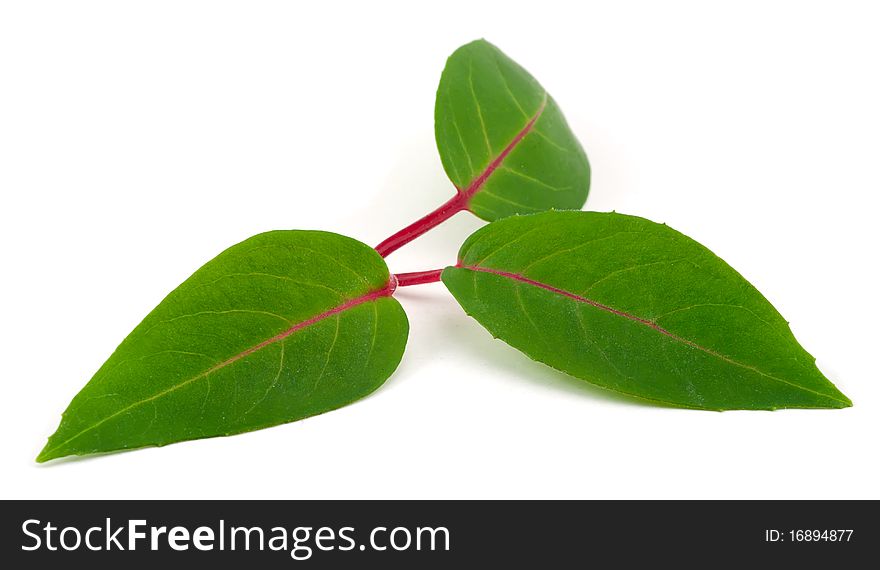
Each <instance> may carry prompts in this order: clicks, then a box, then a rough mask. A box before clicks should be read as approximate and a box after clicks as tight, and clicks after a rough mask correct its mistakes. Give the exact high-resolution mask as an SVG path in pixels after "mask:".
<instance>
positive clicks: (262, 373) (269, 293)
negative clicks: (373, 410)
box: [37, 231, 408, 462]
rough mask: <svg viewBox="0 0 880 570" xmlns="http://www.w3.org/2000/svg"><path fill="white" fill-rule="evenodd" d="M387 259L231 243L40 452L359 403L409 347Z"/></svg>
mask: <svg viewBox="0 0 880 570" xmlns="http://www.w3.org/2000/svg"><path fill="white" fill-rule="evenodd" d="M390 283H391V279H390V277H389V274H388V269H387V267H386V266H385V262H384V261H383V260H382V258H380V257H379V255H378V254H376V252H375V251H374V250H373V249H371V248H370V247H368V246H366V245H364V244H362V243H360V242H358V241H355V240H353V239H350V238H347V237H343V236H340V235H336V234H331V233H326V232H312V231H275V232H268V233H264V234H260V235H257V236H254V237H252V238H250V239H248V240H245V241H244V242H242V243H240V244H238V245H235V246H233V247H231V248H229V249H227V250H226V251H224V252H223V253H221V254H220V255H218V256H217V257H216V258H214V259H213V260H211V261H209V262H208V263H207V264H205V265H204V266H203V267H202V268H200V269H199V270H198V271H196V272H195V273H194V274H193V275H192V276H191V277H190V278H189V279H187V280H186V281H185V282H184V283H183V284H182V285H180V286H179V287H178V288H177V289H175V290H174V291H173V292H172V293H171V294H169V295H168V296H167V297H166V298H165V299H164V300H163V301H162V302H161V303H160V304H159V306H158V307H156V308H155V309H154V310H153V311H152V312H151V313H150V314H149V315H147V317H146V318H145V319H144V320H143V322H141V324H139V325H138V326H137V327H136V328H135V329H134V331H132V332H131V334H129V335H128V337H127V338H126V339H125V340H124V341H123V342H122V344H120V345H119V347H118V348H117V349H116V351H115V352H114V353H113V355H112V356H110V358H109V359H108V360H107V362H106V363H105V364H104V365H103V366H102V367H101V368H100V370H98V372H97V373H96V374H95V376H94V377H93V378H92V379H91V381H90V382H89V383H88V384H87V385H86V386H85V387H84V388H83V389H82V390H81V391H80V393H79V394H77V395H76V397H75V398H74V399H73V401H72V402H71V403H70V406H69V407H68V408H67V411H66V412H64V415H63V418H62V421H61V425H60V426H59V427H58V430H57V431H56V432H55V434H54V435H52V437H50V438H49V442H48V444H47V445H46V447H45V448H44V449H43V451H42V453H40V455H39V457H38V458H37V461H40V462H42V461H47V460H49V459H54V458H57V457H63V456H65V455H83V454H88V453H96V452H104V451H113V450H119V449H130V448H136V447H144V446H155V445H165V444H168V443H173V442H177V441H181V440H188V439H197V438H203V437H212V436H219V435H230V434H235V433H241V432H246V431H251V430H256V429H260V428H264V427H269V426H273V425H277V424H281V423H285V422H291V421H294V420H299V419H302V418H306V417H309V416H313V415H316V414H320V413H323V412H326V411H329V410H333V409H335V408H339V407H341V406H344V405H346V404H349V403H351V402H353V401H355V400H357V399H359V398H363V397H364V396H366V395H367V394H369V393H370V392H372V391H373V390H375V389H376V388H378V387H379V386H380V385H382V383H383V382H384V381H385V379H386V378H388V376H390V375H391V373H392V372H393V371H394V369H395V368H396V367H397V364H398V363H399V362H400V358H401V355H402V354H403V349H404V345H405V344H406V337H407V332H408V323H407V320H406V316H405V314H404V312H403V309H402V308H401V307H400V305H399V304H398V303H397V301H396V300H394V299H393V298H391V296H390V295H391V293H392V291H393V287H392V286H391V284H390Z"/></svg>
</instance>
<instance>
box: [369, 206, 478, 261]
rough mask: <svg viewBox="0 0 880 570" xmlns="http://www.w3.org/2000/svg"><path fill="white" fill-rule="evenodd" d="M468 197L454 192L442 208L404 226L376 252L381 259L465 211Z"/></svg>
mask: <svg viewBox="0 0 880 570" xmlns="http://www.w3.org/2000/svg"><path fill="white" fill-rule="evenodd" d="M469 199H470V195H469V194H466V193H464V192H461V191H459V192H456V194H455V196H453V197H452V198H451V199H449V200H448V201H447V202H446V203H444V204H443V205H442V206H440V207H439V208H437V209H436V210H434V211H433V212H431V213H430V214H428V215H427V216H425V217H423V218H421V219H419V220H416V221H415V222H413V223H412V224H410V225H408V226H406V227H405V228H403V229H402V230H400V231H399V232H397V233H396V234H394V235H392V236H391V237H389V238H388V239H386V240H385V241H383V242H382V243H380V244H379V245H377V246H376V251H377V252H379V255H381V256H382V257H388V255H389V254H390V253H391V252H393V251H395V250H397V249H398V248H400V247H402V246H404V245H406V244H408V243H409V242H411V241H412V240H414V239H416V238H417V237H419V236H420V235H422V234H423V233H425V232H427V231H428V230H430V229H431V228H434V227H436V226H438V225H440V224H441V223H443V222H445V221H446V220H448V219H449V218H451V217H452V216H454V215H455V214H457V213H459V212H461V211H462V210H466V209H467V205H468V200H469Z"/></svg>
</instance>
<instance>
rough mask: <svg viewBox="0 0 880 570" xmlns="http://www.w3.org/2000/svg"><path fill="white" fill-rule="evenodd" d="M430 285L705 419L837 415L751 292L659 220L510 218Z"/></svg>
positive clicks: (531, 341)
mask: <svg viewBox="0 0 880 570" xmlns="http://www.w3.org/2000/svg"><path fill="white" fill-rule="evenodd" d="M442 278H443V282H444V283H445V284H446V286H447V287H448V288H449V290H450V291H451V292H452V294H453V295H454V296H455V298H456V299H457V300H458V301H459V303H460V304H461V305H462V307H464V309H465V311H466V312H467V313H468V314H469V315H471V316H473V317H474V318H475V319H476V320H477V321H479V322H480V324H482V325H483V326H484V327H486V328H487V329H488V330H489V331H490V332H491V333H492V334H493V335H494V336H496V337H498V338H500V339H501V340H503V341H505V342H507V343H508V344H510V345H511V346H513V347H515V348H517V349H519V350H521V351H522V352H524V353H526V354H527V355H529V356H530V357H532V358H533V359H535V360H538V361H540V362H543V363H545V364H548V365H549V366H552V367H553V368H556V369H558V370H561V371H564V372H567V373H568V374H571V375H573V376H576V377H578V378H581V379H584V380H587V381H589V382H592V383H594V384H597V385H599V386H603V387H605V388H609V389H612V390H616V391H619V392H623V393H625V394H630V395H633V396H638V397H641V398H647V399H649V400H655V401H659V402H665V403H668V404H673V405H678V406H685V407H693V408H705V409H716V410H721V409H775V408H842V407H846V406H850V405H851V402H850V401H849V399H848V398H847V397H846V396H844V395H843V394H842V393H841V392H840V391H838V390H837V388H835V386H834V385H833V384H832V383H831V382H830V381H828V379H827V378H825V376H824V375H823V374H822V373H821V372H820V371H819V369H818V368H817V367H816V365H815V359H814V358H813V357H812V356H810V354H808V353H807V352H806V351H805V350H804V349H803V348H802V347H801V346H800V344H798V342H797V340H796V339H795V338H794V336H793V335H792V332H791V330H790V329H789V326H788V324H787V322H786V321H785V319H783V317H782V316H781V315H780V314H779V313H778V312H777V311H776V309H774V308H773V306H772V305H771V304H770V303H769V302H768V301H767V299H765V298H764V297H763V296H762V295H761V293H759V292H758V291H757V290H756V289H755V288H754V287H753V286H752V285H751V284H750V283H749V282H748V281H746V280H745V279H744V278H743V277H742V276H741V275H740V274H739V273H737V272H736V271H735V270H734V269H733V268H731V267H730V266H729V265H727V264H726V263H725V262H724V261H722V260H721V259H719V258H718V257H717V256H715V255H714V254H713V253H712V252H711V251H709V250H708V249H706V248H705V247H703V246H702V245H700V244H699V243H697V242H695V241H694V240H692V239H690V238H688V237H687V236H685V235H682V234H681V233H679V232H677V231H675V230H673V229H671V228H669V227H668V226H666V225H663V224H657V223H654V222H651V221H648V220H645V219H643V218H637V217H634V216H626V215H622V214H614V213H595V212H546V213H541V214H534V215H529V216H515V217H511V218H507V219H504V220H500V221H497V222H494V223H492V224H489V225H488V226H486V227H485V228H483V229H481V230H479V231H477V232H476V233H474V234H473V235H472V236H471V237H470V238H469V239H468V240H467V241H466V242H465V243H464V245H463V246H462V248H461V251H460V253H459V266H458V267H450V268H447V269H445V270H444V271H443V275H442Z"/></svg>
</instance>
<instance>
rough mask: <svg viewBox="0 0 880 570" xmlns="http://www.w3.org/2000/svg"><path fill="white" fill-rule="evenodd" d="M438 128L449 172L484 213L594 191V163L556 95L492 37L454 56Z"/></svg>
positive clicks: (542, 205)
mask: <svg viewBox="0 0 880 570" xmlns="http://www.w3.org/2000/svg"><path fill="white" fill-rule="evenodd" d="M533 120H534V124H532V121H533ZM434 133H435V137H436V139H437V149H438V150H439V151H440V158H441V160H442V162H443V168H444V169H445V170H446V174H447V175H448V176H449V178H450V179H451V180H452V182H453V183H454V184H455V185H456V187H458V188H459V189H460V190H461V191H462V192H463V193H465V194H466V195H468V198H469V205H468V209H469V210H471V211H472V212H473V213H474V214H476V215H477V216H479V217H480V218H483V219H484V220H488V221H492V220H497V219H499V218H503V217H505V216H509V215H512V214H529V213H533V212H539V211H543V210H548V209H550V208H558V209H563V208H581V207H582V206H583V205H584V202H585V201H586V199H587V191H588V190H589V187H590V165H589V163H588V162H587V156H586V154H584V151H583V149H582V148H581V145H580V143H578V141H577V139H576V138H575V136H574V134H573V133H572V132H571V129H569V127H568V123H566V121H565V117H563V116H562V112H561V111H560V110H559V107H558V106H557V105H556V101H554V100H553V98H552V97H550V96H549V95H548V94H547V92H546V91H544V88H543V87H541V85H540V84H539V83H538V82H537V81H536V80H535V79H534V78H533V77H532V76H531V75H529V73H528V72H527V71H526V70H524V69H523V68H522V67H520V66H519V65H518V64H517V63H516V62H514V61H513V60H512V59H510V58H509V57H507V56H506V55H504V53H502V52H501V50H499V49H498V48H496V47H495V46H493V45H492V44H490V43H489V42H487V41H485V40H478V41H475V42H471V43H469V44H467V45H464V46H462V47H460V48H458V49H457V50H456V51H455V53H453V54H452V56H450V58H449V60H448V61H447V62H446V68H445V69H444V70H443V75H442V77H441V78H440V86H439V87H438V89H437V102H436V106H435V108H434ZM499 159H501V160H500V161H499Z"/></svg>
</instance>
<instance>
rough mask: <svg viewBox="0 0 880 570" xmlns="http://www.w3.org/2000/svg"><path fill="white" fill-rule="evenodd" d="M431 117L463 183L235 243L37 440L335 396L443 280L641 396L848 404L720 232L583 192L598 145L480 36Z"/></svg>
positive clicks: (90, 444)
mask: <svg viewBox="0 0 880 570" xmlns="http://www.w3.org/2000/svg"><path fill="white" fill-rule="evenodd" d="M434 118H435V136H436V139H437V148H438V150H439V152H440V157H441V160H442V162H443V167H444V169H445V171H446V173H447V175H448V176H449V178H450V180H451V181H452V183H453V186H454V188H455V194H454V195H453V196H452V197H451V198H450V199H449V200H448V201H447V202H445V203H444V204H443V205H441V206H440V207H439V208H437V209H436V210H434V211H432V212H430V213H429V214H427V215H426V216H424V217H423V218H421V219H419V220H417V221H416V222H414V223H412V224H410V225H409V226H406V227H405V228H403V229H402V230H400V231H398V232H396V233H394V234H392V235H391V236H390V237H388V238H387V239H386V240H384V241H383V242H382V243H380V244H379V245H377V246H376V247H375V248H370V247H369V246H367V245H365V244H363V243H360V242H358V241H356V240H354V239H351V238H348V237H344V236H341V235H338V234H333V233H328V232H316V231H302V230H285V231H274V232H267V233H263V234H259V235H257V236H254V237H252V238H250V239H247V240H245V241H244V242H242V243H239V244H237V245H235V246H232V247H231V248H229V249H227V250H226V251H224V252H223V253H221V254H220V255H218V256H217V257H216V258H214V259H212V260H211V261H209V262H208V263H206V264H205V265H204V266H202V267H201V268H200V269H198V270H197V271H196V272H195V273H194V274H193V275H192V276H191V277H190V278H189V279H187V280H186V281H184V282H183V283H182V284H181V285H180V286H179V287H178V288H177V289H175V290H174V291H172V292H171V293H170V294H169V295H168V296H167V297H166V298H165V299H164V300H163V301H162V302H161V303H159V305H158V306H157V307H156V308H155V309H154V310H153V311H152V312H150V314H149V315H147V317H146V318H145V319H144V320H143V321H142V322H141V323H140V324H139V325H138V326H137V327H135V329H134V330H133V331H132V332H131V333H130V334H129V335H128V336H127V337H126V338H125V340H123V341H122V343H121V344H120V345H119V347H118V348H117V349H116V350H115V351H114V353H113V354H112V355H111V356H110V358H109V359H108V360H107V361H106V362H105V363H104V365H103V366H102V367H101V368H100V369H99V370H98V372H97V373H96V374H95V375H94V376H93V377H92V379H91V380H90V381H89V382H88V383H87V384H86V386H85V387H84V388H83V389H82V390H81V391H80V392H79V393H78V394H77V395H76V397H74V399H73V400H72V401H71V403H70V405H69V406H68V408H67V410H66V411H65V412H64V414H63V416H62V421H61V424H60V425H59V427H58V429H57V430H56V432H55V433H54V434H53V435H52V436H51V437H50V438H49V441H48V443H47V444H46V446H45V448H44V449H43V450H42V452H41V453H40V454H39V456H38V457H37V461H39V462H44V461H48V460H51V459H56V458H59V457H64V456H68V455H84V454H91V453H100V452H108V451H116V450H122V449H130V448H137V447H146V446H161V445H166V444H169V443H174V442H178V441H183V440H190V439H198V438H205V437H215V436H221V435H231V434H236V433H241V432H247V431H252V430H256V429H261V428H264V427H269V426H273V425H277V424H281V423H286V422H291V421H296V420H299V419H303V418H306V417H309V416H313V415H315V414H320V413H323V412H327V411H330V410H333V409H336V408H339V407H341V406H344V405H347V404H349V403H352V402H354V401H356V400H358V399H360V398H363V397H365V396H366V395H368V394H370V393H371V392H373V391H374V390H376V389H377V388H379V387H380V386H381V385H382V384H383V383H384V382H385V380H386V379H387V378H388V377H389V376H390V375H391V374H392V373H393V372H394V370H395V369H396V368H397V365H398V363H399V362H400V360H401V358H402V356H403V352H404V347H405V345H406V340H407V336H408V333H409V325H408V322H407V318H406V314H405V313H404V311H403V308H402V307H401V306H400V304H399V303H398V302H397V301H396V300H395V299H394V297H393V294H394V292H395V290H396V289H397V288H398V287H407V286H414V285H420V284H424V283H432V282H437V281H441V280H442V282H443V283H444V284H445V285H446V287H447V288H448V289H449V290H450V292H451V293H452V295H453V296H454V297H455V299H456V300H457V301H458V302H459V303H460V304H461V306H462V307H463V308H464V310H465V312H466V313H468V314H469V315H471V316H472V317H473V318H475V319H476V320H477V322H479V323H480V324H481V325H483V326H484V327H485V328H486V329H488V331H489V332H490V333H492V335H494V336H495V337H497V338H500V339H501V340H503V341H505V342H507V343H508V344H510V345H511V346H513V347H515V348H517V349H518V350H520V351H522V352H523V353H525V354H526V355H528V356H529V357H531V358H533V359H535V360H538V361H540V362H543V363H545V364H547V365H549V366H552V367H554V368H556V369H559V370H562V371H563V372H566V373H568V374H570V375H572V376H574V377H576V378H580V379H582V380H585V381H587V382H591V383H593V384H596V385H598V386H602V387H604V388H607V389H611V390H615V391H618V392H621V393H624V394H628V395H630V396H633V397H637V398H641V399H644V400H649V401H653V402H661V403H664V404H668V405H672V406H679V407H686V408H700V409H712V410H725V409H777V408H842V407H847V406H850V405H852V404H851V402H850V400H849V399H848V398H847V397H846V396H845V395H843V394H842V393H841V392H840V391H839V390H838V389H837V388H836V387H835V386H834V385H833V384H832V383H831V382H830V381H829V380H828V379H827V378H826V377H825V376H824V375H823V374H822V373H821V372H820V371H819V369H818V368H816V365H815V359H814V358H813V357H812V356H810V355H809V354H808V353H807V352H806V351H805V350H804V349H803V348H802V347H801V346H800V345H799V344H798V342H797V340H796V339H795V338H794V336H793V335H792V333H791V330H790V329H789V327H788V323H787V322H786V321H785V319H784V318H783V317H782V316H781V315H780V314H779V313H778V312H777V311H776V310H775V309H774V308H773V306H772V305H771V304H770V303H769V302H768V301H767V300H766V299H765V298H764V297H763V296H762V295H761V294H760V293H759V292H758V291H757V290H756V289H755V288H754V287H753V286H752V285H751V284H750V283H749V282H748V281H746V279H745V278H743V277H742V276H741V275H740V274H739V273H737V272H736V271H735V270H734V269H733V268H731V267H730V266H728V265H727V264H726V263H725V262H724V261H722V260H721V259H719V258H718V257H717V256H715V255H714V254H713V253H712V252H711V251H709V250H708V249H706V248H705V247H703V246H702V245H700V244H699V243H697V242H695V241H694V240H692V239H690V238H688V237H686V236H684V235H683V234H681V233H679V232H677V231H675V230H673V229H671V228H669V227H667V226H665V225H662V224H656V223H654V222H651V221H648V220H645V219H642V218H637V217H633V216H626V215H623V214H616V213H597V212H581V211H576V210H579V209H580V208H581V207H582V206H583V205H584V203H585V201H586V198H587V193H588V190H589V185H590V165H589V162H588V160H587V156H586V154H585V153H584V151H583V149H582V148H581V145H580V143H579V142H578V140H577V139H576V138H575V136H574V134H573V133H572V132H571V129H570V128H569V126H568V124H567V123H566V121H565V118H564V117H563V115H562V113H561V111H560V110H559V107H558V106H557V105H556V103H555V101H554V100H553V98H552V97H550V95H549V94H547V92H546V91H545V90H544V89H543V87H541V85H540V84H539V83H538V82H537V81H536V80H535V79H534V78H533V77H532V76H531V75H530V74H529V73H528V72H526V71H525V70H524V69H523V68H522V67H520V66H519V65H517V64H516V63H515V62H514V61H513V60H511V59H510V58H508V57H507V56H506V55H505V54H503V53H502V52H501V51H500V50H498V48H496V47H495V46H493V45H491V44H489V43H488V42H486V41H483V40H479V41H476V42H472V43H470V44H467V45H465V46H462V47H461V48H459V49H458V50H456V51H455V53H453V54H452V56H450V58H449V60H448V62H447V64H446V68H445V69H444V71H443V75H442V77H441V80H440V86H439V88H438V90H437V101H436V107H435V117H434ZM463 210H468V211H470V212H472V213H473V214H475V215H477V216H478V217H480V218H482V219H484V220H486V221H488V222H490V223H489V224H488V225H487V226H485V227H483V228H482V229H480V230H478V231H477V232H475V233H474V234H473V235H472V236H470V238H468V239H467V240H466V241H465V242H464V244H463V245H462V247H461V250H460V252H459V255H458V259H457V260H456V262H455V264H454V265H450V266H449V267H446V268H444V269H433V270H426V271H418V272H412V273H398V274H396V275H395V274H391V273H390V272H389V270H388V266H387V265H386V263H385V261H384V259H383V258H385V257H386V256H388V255H390V254H391V253H393V252H394V251H396V250H397V249H398V248H400V247H402V246H404V245H406V244H407V243H409V242H410V241H412V240H414V239H416V238H417V237H419V236H420V235H422V234H424V233H425V232H427V231H429V230H430V229H432V228H434V227H436V226H437V225H439V224H441V223H443V222H444V221H445V220H447V219H449V218H451V217H452V216H454V215H455V214H456V213H458V212H461V211H463Z"/></svg>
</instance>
